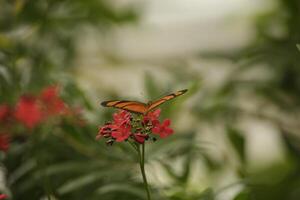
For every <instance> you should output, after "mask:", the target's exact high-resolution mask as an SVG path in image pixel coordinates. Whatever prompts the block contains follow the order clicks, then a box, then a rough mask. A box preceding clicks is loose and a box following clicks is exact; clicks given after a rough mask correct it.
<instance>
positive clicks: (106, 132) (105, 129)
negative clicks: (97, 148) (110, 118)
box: [96, 123, 117, 140]
mask: <svg viewBox="0 0 300 200" xmlns="http://www.w3.org/2000/svg"><path fill="white" fill-rule="evenodd" d="M116 130H117V126H116V125H114V124H111V123H107V124H105V125H104V126H102V127H100V128H99V131H98V134H97V135H96V140H99V139H100V138H101V137H111V134H112V131H116Z"/></svg>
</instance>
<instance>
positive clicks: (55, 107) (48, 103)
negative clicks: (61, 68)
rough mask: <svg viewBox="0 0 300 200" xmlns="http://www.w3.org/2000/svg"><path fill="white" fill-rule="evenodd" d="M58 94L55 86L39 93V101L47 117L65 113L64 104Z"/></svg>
mask: <svg viewBox="0 0 300 200" xmlns="http://www.w3.org/2000/svg"><path fill="white" fill-rule="evenodd" d="M58 93H59V91H58V87H57V86H49V87H47V88H45V89H44V90H43V91H42V92H41V96H40V99H41V101H42V102H43V104H44V105H45V107H46V114H47V115H55V114H62V113H64V111H66V106H65V103H64V101H63V100H62V99H61V98H60V97H59V96H58Z"/></svg>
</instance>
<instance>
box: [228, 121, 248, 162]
mask: <svg viewBox="0 0 300 200" xmlns="http://www.w3.org/2000/svg"><path fill="white" fill-rule="evenodd" d="M226 133H227V136H228V138H229V141H230V143H231V144H232V146H233V147H234V149H235V151H236V152H237V154H238V156H239V158H240V160H241V161H242V162H245V138H244V137H243V136H242V134H241V133H240V131H239V130H238V129H235V128H233V127H230V126H228V127H227V131H226Z"/></svg>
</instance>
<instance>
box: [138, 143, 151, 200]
mask: <svg viewBox="0 0 300 200" xmlns="http://www.w3.org/2000/svg"><path fill="white" fill-rule="evenodd" d="M138 155H139V161H140V168H141V172H142V176H143V181H144V187H145V190H146V192H147V199H148V200H151V195H150V189H149V185H148V182H147V177H146V173H145V144H142V152H141V149H140V145H139V147H138Z"/></svg>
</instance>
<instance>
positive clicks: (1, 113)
mask: <svg viewBox="0 0 300 200" xmlns="http://www.w3.org/2000/svg"><path fill="white" fill-rule="evenodd" d="M9 114H10V108H9V106H8V105H6V104H2V105H0V122H3V121H5V120H6V119H7V118H8V116H9Z"/></svg>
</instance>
